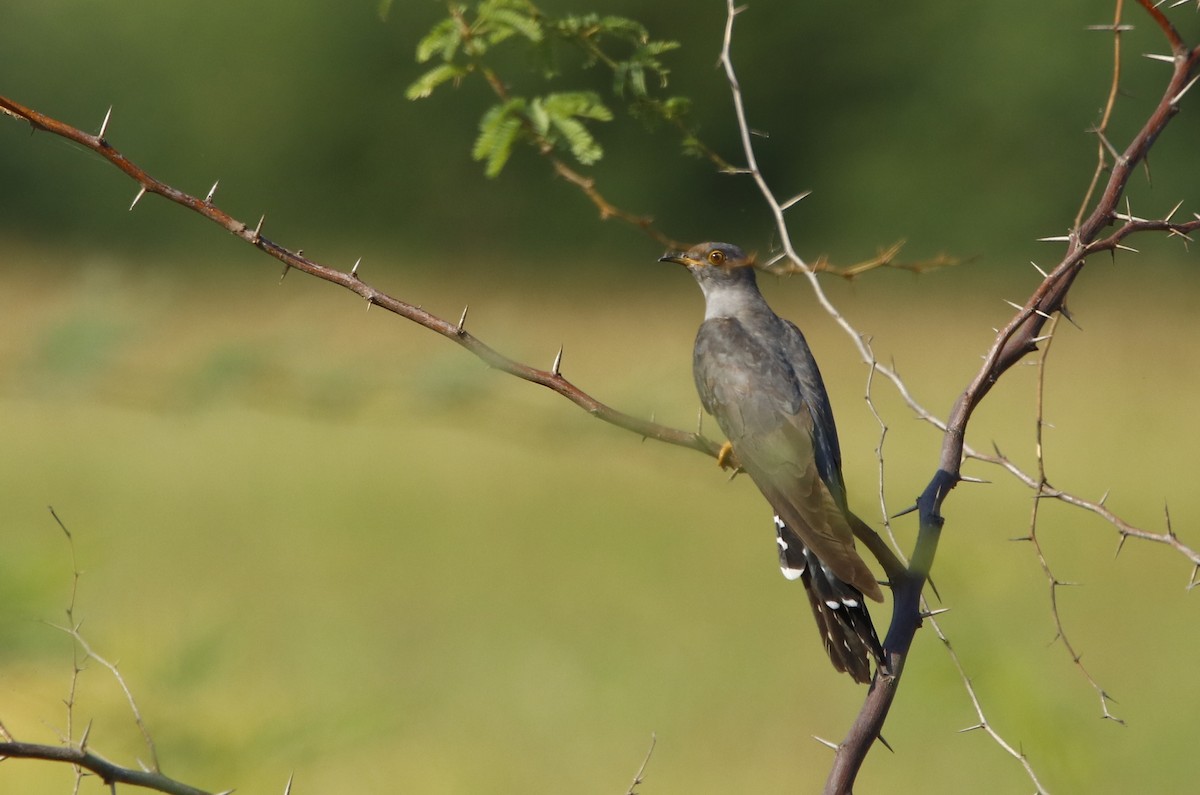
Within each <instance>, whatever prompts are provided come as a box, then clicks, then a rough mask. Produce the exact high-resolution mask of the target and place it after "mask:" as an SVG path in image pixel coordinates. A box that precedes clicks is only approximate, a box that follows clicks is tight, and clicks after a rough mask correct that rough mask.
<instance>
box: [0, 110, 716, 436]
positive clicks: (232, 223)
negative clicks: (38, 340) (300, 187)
mask: <svg viewBox="0 0 1200 795" xmlns="http://www.w3.org/2000/svg"><path fill="white" fill-rule="evenodd" d="M0 111H4V112H6V113H8V114H9V115H11V116H14V117H16V118H19V119H24V120H25V121H28V122H29V123H30V124H31V125H33V127H34V128H35V129H38V130H45V131H47V132H50V133H53V134H55V135H59V136H62V137H63V138H67V139H68V140H71V141H74V142H76V143H78V144H79V145H81V146H84V147H86V148H88V149H90V150H92V151H93V152H96V153H97V154H99V155H100V156H101V157H103V158H104V159H106V160H108V161H109V162H110V163H112V164H113V165H115V166H116V167H117V168H119V169H120V170H121V171H123V172H125V174H127V175H128V176H129V177H130V178H131V179H133V180H134V181H135V182H137V183H138V185H139V190H138V192H137V195H136V196H135V197H134V200H133V204H132V205H131V206H130V209H133V207H134V206H136V205H137V203H138V202H139V201H140V200H141V199H142V197H143V196H144V195H145V194H147V193H155V194H158V195H159V196H162V197H163V198H165V199H167V200H169V201H172V202H175V203H176V204H179V205H182V206H184V207H186V208H187V209H189V210H191V211H193V212H195V213H199V214H200V215H202V216H204V217H205V218H207V219H209V220H210V221H212V222H213V223H215V224H218V225H219V226H221V227H223V228H224V229H225V230H226V231H228V232H229V233H230V234H232V235H234V236H235V237H237V238H239V239H241V240H243V241H245V242H246V243H249V244H250V245H252V246H254V247H255V248H257V249H259V250H261V251H263V252H265V253H267V254H269V255H270V256H272V257H274V258H275V259H277V260H279V261H280V262H282V263H283V264H284V273H285V274H286V273H287V271H288V269H290V268H295V269H296V270H298V271H303V272H304V273H307V274H310V275H312V276H316V277H317V278H318V279H322V280H324V281H327V282H331V283H333V284H336V285H339V286H341V287H344V288H346V289H347V290H350V291H351V292H353V293H355V294H357V295H359V296H361V297H362V298H364V299H366V301H367V306H368V308H369V307H371V306H378V307H381V308H383V309H386V310H387V311H389V312H393V313H395V314H397V315H399V316H401V317H403V318H405V319H407V320H411V321H412V322H414V323H416V324H418V325H421V326H424V327H425V328H427V329H429V330H431V331H434V332H436V333H438V334H441V335H442V336H443V337H446V338H447V339H449V340H451V341H453V342H456V343H458V344H459V345H461V346H462V347H463V348H466V349H467V350H468V351H470V352H471V353H473V354H474V355H475V356H477V357H479V358H480V359H482V360H483V361H484V362H486V363H487V364H488V365H490V366H491V367H494V368H496V369H497V370H501V371H503V372H506V373H508V374H510V375H514V376H516V377H517V378H520V379H523V380H525V381H529V382H531V383H534V384H539V385H541V386H544V387H546V388H547V389H551V390H553V391H554V392H557V393H558V394H560V395H562V396H563V397H565V398H567V399H568V400H570V401H571V402H572V403H574V404H576V405H577V406H579V407H580V408H582V409H583V410H584V411H586V412H588V413H589V414H591V415H593V416H595V417H597V418H599V419H601V420H604V421H605V422H608V423H611V424H613V425H616V426H617V427H620V428H624V429H626V430H628V431H632V432H633V433H636V434H638V435H639V436H642V437H645V438H651V439H657V440H658V441H660V442H666V443H667V444H673V445H678V446H680V447H687V448H690V449H692V450H697V451H699V452H702V453H706V454H708V455H711V456H713V457H714V458H715V457H716V455H717V452H718V451H719V450H720V445H719V444H717V443H716V442H714V441H712V440H711V439H708V438H706V437H705V436H703V435H702V434H700V433H698V432H695V433H693V432H688V431H682V430H678V429H676V428H671V427H668V426H666V425H660V424H658V423H655V422H650V421H648V420H643V419H640V418H638V417H633V416H631V415H629V414H625V413H623V412H620V411H617V410H616V409H614V408H611V407H610V406H607V405H605V404H604V403H601V402H600V401H599V400H597V399H596V398H594V397H592V396H591V395H589V394H588V393H586V392H584V391H583V390H582V389H580V388H579V387H577V386H576V385H575V384H572V383H571V382H570V381H569V380H567V378H566V377H564V376H563V374H562V372H561V365H562V351H561V350H559V352H558V355H557V356H556V357H555V358H554V363H553V364H552V365H551V367H550V369H548V370H542V369H539V368H536V367H532V366H530V365H528V364H523V363H521V362H518V361H515V360H513V359H510V358H508V357H507V356H505V355H504V354H502V353H500V352H499V351H497V350H496V349H494V348H492V347H490V346H489V345H487V344H486V343H484V342H483V341H482V340H480V339H479V338H478V337H476V336H474V335H473V334H471V333H470V332H468V331H467V330H466V327H465V324H466V317H467V312H466V309H464V310H463V313H462V315H461V317H460V318H459V320H458V322H457V323H452V322H450V321H447V320H444V319H442V318H440V317H438V316H436V315H434V314H432V313H430V312H427V311H425V310H424V309H422V308H421V307H419V306H415V305H413V304H410V303H407V302H406V301H402V300H400V299H399V298H395V297H393V296H390V295H388V294H386V293H384V292H382V291H381V290H378V289H376V288H375V287H373V286H371V285H370V284H369V283H367V282H366V281H364V280H363V279H362V278H361V277H360V276H359V275H358V264H357V263H356V264H355V266H354V267H353V268H351V269H350V270H349V271H340V270H337V269H336V268H331V267H329V266H327V265H322V264H321V263H319V262H317V261H315V260H312V259H310V258H308V257H305V256H304V255H303V254H302V253H301V252H300V251H291V250H290V249H287V248H284V247H283V246H281V245H279V244H278V243H275V242H274V241H272V240H270V239H268V238H267V237H266V236H265V235H263V233H262V230H263V223H264V221H265V219H266V216H263V217H262V218H260V219H259V220H258V223H257V224H256V225H255V226H254V227H251V226H250V225H248V224H246V223H244V222H242V221H239V220H238V219H236V218H234V217H233V216H231V215H229V214H228V213H226V212H225V211H224V210H222V209H221V208H220V207H218V206H217V205H216V204H215V203H214V202H213V196H214V195H215V193H216V189H217V185H216V184H214V185H213V187H212V189H211V190H210V191H209V192H208V194H207V195H206V196H205V198H203V199H201V198H197V197H196V196H192V195H190V194H188V193H184V192H183V191H181V190H177V189H176V188H173V187H171V186H170V185H168V184H166V183H165V182H162V181H160V180H158V179H155V178H154V177H152V176H150V175H149V174H148V173H146V172H145V171H144V170H143V169H142V168H141V167H140V166H138V165H137V164H136V163H134V162H133V161H131V160H130V159H129V158H127V157H125V155H123V154H121V153H120V152H119V151H117V150H116V149H115V148H114V147H113V146H112V145H111V144H110V143H109V142H108V140H107V139H106V138H105V137H104V134H105V132H106V131H107V127H108V122H109V118H110V117H109V116H107V115H106V116H105V118H104V123H103V124H102V125H101V128H100V132H99V134H97V135H92V134H90V133H86V132H83V131H82V130H79V129H76V128H75V127H72V126H70V125H68V124H64V123H63V122H61V121H58V120H57V119H53V118H51V117H49V116H46V115H45V114H42V113H39V112H38V111H36V110H33V109H31V108H27V107H25V106H23V105H20V104H18V103H17V102H14V101H13V100H11V99H8V98H6V97H0ZM110 112H111V111H110Z"/></svg>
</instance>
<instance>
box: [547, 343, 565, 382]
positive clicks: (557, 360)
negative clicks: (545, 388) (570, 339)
mask: <svg viewBox="0 0 1200 795" xmlns="http://www.w3.org/2000/svg"><path fill="white" fill-rule="evenodd" d="M562 354H563V346H561V345H559V346H558V355H556V356H555V357H554V364H552V365H550V373H551V374H552V375H553V376H554V377H555V378H557V377H558V376H559V375H560V373H559V367H561V366H562Z"/></svg>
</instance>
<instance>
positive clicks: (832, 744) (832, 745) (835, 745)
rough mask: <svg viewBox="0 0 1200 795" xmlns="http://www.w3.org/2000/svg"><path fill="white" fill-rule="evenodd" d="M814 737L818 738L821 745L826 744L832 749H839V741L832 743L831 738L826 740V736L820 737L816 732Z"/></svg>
mask: <svg viewBox="0 0 1200 795" xmlns="http://www.w3.org/2000/svg"><path fill="white" fill-rule="evenodd" d="M812 738H813V739H814V740H816V741H817V742H819V743H820V744H821V745H823V746H825V747H826V748H832V749H833V750H835V751H836V750H838V744H837V743H831V742H829V740H826V739H825V738H823V737H818V736H817V735H815V734H814V735H813V736H812Z"/></svg>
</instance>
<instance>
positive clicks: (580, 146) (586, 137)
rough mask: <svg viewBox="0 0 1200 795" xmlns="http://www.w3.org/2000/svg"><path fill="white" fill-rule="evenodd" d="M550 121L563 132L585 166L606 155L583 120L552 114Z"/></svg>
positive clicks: (571, 148) (577, 158)
mask: <svg viewBox="0 0 1200 795" xmlns="http://www.w3.org/2000/svg"><path fill="white" fill-rule="evenodd" d="M550 123H551V124H553V125H554V127H555V128H556V129H557V130H558V131H559V132H560V133H562V136H563V138H565V139H566V141H567V146H568V148H570V150H571V154H572V155H574V156H575V159H576V160H578V161H579V162H580V163H582V164H583V165H585V166H590V165H592V164H593V163H595V162H596V161H598V160H599V159H600V158H602V157H604V149H603V148H601V146H600V144H598V143H596V139H595V138H593V137H592V134H591V133H590V132H588V128H587V127H584V126H583V122H581V121H579V120H578V119H572V118H569V117H562V116H551V117H550Z"/></svg>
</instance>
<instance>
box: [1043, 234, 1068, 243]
mask: <svg viewBox="0 0 1200 795" xmlns="http://www.w3.org/2000/svg"><path fill="white" fill-rule="evenodd" d="M1070 241H1071V236H1070V235H1056V236H1054V237H1039V238H1038V239H1037V242H1038V243H1069V242H1070Z"/></svg>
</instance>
